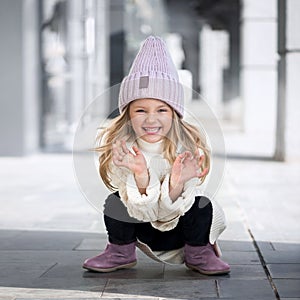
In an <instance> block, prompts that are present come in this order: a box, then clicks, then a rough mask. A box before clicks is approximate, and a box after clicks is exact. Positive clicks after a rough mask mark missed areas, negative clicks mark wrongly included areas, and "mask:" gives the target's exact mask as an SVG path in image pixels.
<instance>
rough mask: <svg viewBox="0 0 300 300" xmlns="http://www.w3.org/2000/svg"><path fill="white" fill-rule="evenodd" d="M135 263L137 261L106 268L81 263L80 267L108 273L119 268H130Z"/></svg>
mask: <svg viewBox="0 0 300 300" xmlns="http://www.w3.org/2000/svg"><path fill="white" fill-rule="evenodd" d="M136 263H137V261H134V262H132V263H129V264H125V265H121V266H117V267H114V268H107V269H100V268H93V267H88V266H85V265H83V266H82V267H83V268H84V269H86V270H89V271H95V272H101V273H108V272H113V271H117V270H121V269H130V268H132V267H134V266H135V265H136Z"/></svg>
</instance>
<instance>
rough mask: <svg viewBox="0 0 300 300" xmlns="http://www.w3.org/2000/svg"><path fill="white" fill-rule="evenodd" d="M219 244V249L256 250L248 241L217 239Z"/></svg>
mask: <svg viewBox="0 0 300 300" xmlns="http://www.w3.org/2000/svg"><path fill="white" fill-rule="evenodd" d="M218 242H219V246H220V248H221V251H246V252H249V251H256V250H255V247H254V245H253V243H252V241H251V242H248V241H224V240H219V241H218Z"/></svg>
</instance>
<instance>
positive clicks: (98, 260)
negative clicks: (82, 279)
mask: <svg viewBox="0 0 300 300" xmlns="http://www.w3.org/2000/svg"><path fill="white" fill-rule="evenodd" d="M135 265H136V253H135V242H133V243H130V244H127V245H116V244H107V246H106V248H105V250H104V251H103V252H102V253H101V254H99V255H97V256H95V257H92V258H88V259H87V260H86V261H85V262H84V263H83V266H82V267H83V268H85V269H87V270H91V271H96V272H112V271H116V270H119V269H129V268H131V267H133V266H135Z"/></svg>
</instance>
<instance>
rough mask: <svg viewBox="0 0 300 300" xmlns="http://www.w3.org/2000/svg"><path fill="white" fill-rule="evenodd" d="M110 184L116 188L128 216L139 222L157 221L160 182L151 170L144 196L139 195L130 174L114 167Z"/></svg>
mask: <svg viewBox="0 0 300 300" xmlns="http://www.w3.org/2000/svg"><path fill="white" fill-rule="evenodd" d="M112 170H113V171H114V172H113V173H114V175H113V176H111V177H112V183H113V185H114V186H116V187H117V188H118V191H119V195H120V198H121V201H122V202H123V203H124V205H125V206H126V208H127V211H128V213H129V215H130V216H131V217H133V218H135V219H137V220H139V221H144V222H151V221H156V220H157V214H158V200H159V195H160V181H159V179H158V177H157V175H156V173H155V172H153V171H152V169H151V168H149V169H148V171H149V177H150V180H149V184H148V187H147V188H146V194H143V195H142V194H141V193H140V192H139V189H138V187H137V184H136V181H135V178H134V175H133V173H132V172H130V171H128V170H126V169H124V168H118V167H116V166H114V167H113V168H112Z"/></svg>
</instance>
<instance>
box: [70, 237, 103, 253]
mask: <svg viewBox="0 0 300 300" xmlns="http://www.w3.org/2000/svg"><path fill="white" fill-rule="evenodd" d="M106 243H107V237H104V236H103V237H102V236H101V238H97V239H95V238H89V239H83V240H82V241H81V242H80V244H79V245H77V246H76V247H75V249H74V250H104V248H105V246H106Z"/></svg>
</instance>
